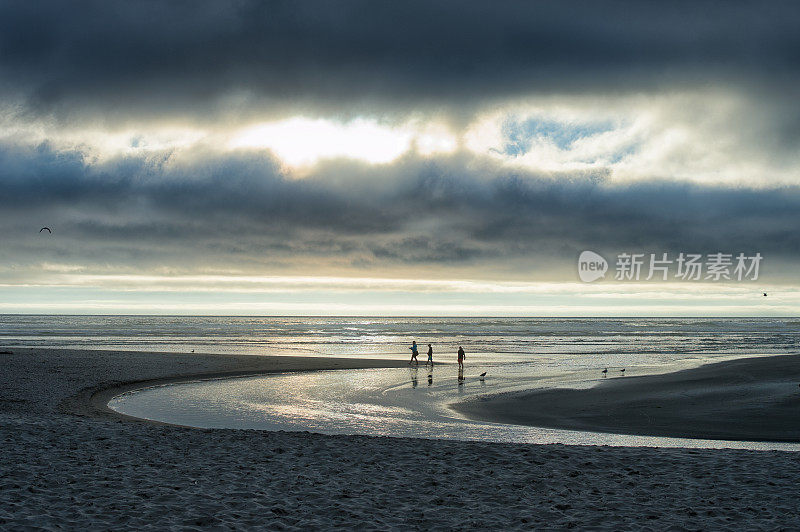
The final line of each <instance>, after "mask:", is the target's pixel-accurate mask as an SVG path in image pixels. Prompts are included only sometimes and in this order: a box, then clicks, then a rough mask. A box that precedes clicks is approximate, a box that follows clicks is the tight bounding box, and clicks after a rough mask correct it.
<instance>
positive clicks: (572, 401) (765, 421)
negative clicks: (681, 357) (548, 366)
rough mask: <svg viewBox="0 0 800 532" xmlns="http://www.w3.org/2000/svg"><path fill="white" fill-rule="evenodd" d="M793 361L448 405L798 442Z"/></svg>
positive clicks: (798, 367)
mask: <svg viewBox="0 0 800 532" xmlns="http://www.w3.org/2000/svg"><path fill="white" fill-rule="evenodd" d="M798 383H800V356H770V357H758V358H748V359H740V360H733V361H727V362H720V363H716V364H709V365H706V366H702V367H700V368H696V369H689V370H684V371H678V372H675V373H668V374H664V375H649V376H642V377H630V376H628V377H619V378H614V379H609V380H604V381H601V382H600V383H599V384H598V385H597V386H595V387H593V388H591V389H586V390H573V389H555V390H542V391H536V392H526V393H521V394H505V395H499V396H495V397H491V396H490V397H485V398H481V399H479V400H476V401H471V402H467V403H462V404H457V405H453V406H454V408H455V409H457V410H458V411H459V412H461V413H463V414H464V415H466V416H468V417H471V418H474V419H481V420H488V421H495V422H504V423H516V424H521V425H534V426H540V427H551V428H561V429H570V430H588V431H595V432H611V433H617V434H639V435H647V436H673V437H681V438H704V439H724V440H755V441H787V442H798V441H800V387H798Z"/></svg>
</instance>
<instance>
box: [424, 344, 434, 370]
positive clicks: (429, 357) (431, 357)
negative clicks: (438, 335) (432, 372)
mask: <svg viewBox="0 0 800 532" xmlns="http://www.w3.org/2000/svg"><path fill="white" fill-rule="evenodd" d="M425 364H430V365H431V366H433V347H431V344H428V361H427V362H425Z"/></svg>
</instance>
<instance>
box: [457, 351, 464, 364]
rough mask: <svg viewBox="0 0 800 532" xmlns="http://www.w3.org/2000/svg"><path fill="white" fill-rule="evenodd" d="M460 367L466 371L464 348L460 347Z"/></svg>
mask: <svg viewBox="0 0 800 532" xmlns="http://www.w3.org/2000/svg"><path fill="white" fill-rule="evenodd" d="M458 367H459V368H460V369H464V348H463V347H461V346H458Z"/></svg>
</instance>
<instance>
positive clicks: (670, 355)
mask: <svg viewBox="0 0 800 532" xmlns="http://www.w3.org/2000/svg"><path fill="white" fill-rule="evenodd" d="M411 340H416V341H417V342H418V343H420V344H427V343H432V344H433V345H434V349H435V352H436V358H437V359H439V360H450V359H454V357H455V351H456V349H457V347H458V346H459V345H462V346H463V347H464V349H465V350H466V351H467V353H468V356H469V357H470V360H472V361H480V362H484V363H513V362H525V361H527V360H530V359H532V358H535V359H537V360H539V361H544V360H551V361H552V362H555V363H558V362H559V361H562V362H563V361H566V360H578V361H579V360H590V359H594V362H596V363H606V362H605V361H608V363H611V364H614V363H620V364H641V365H648V364H660V363H662V362H664V361H667V360H668V361H671V360H674V359H675V358H686V359H705V358H708V357H716V356H724V355H737V354H747V353H750V352H759V353H795V352H797V351H798V349H800V319H798V318H736V319H728V318H724V319H723V318H719V319H716V318H680V319H678V318H675V319H663V318H658V319H655V318H654V319H641V318H620V319H594V318H522V319H521V318H347V317H344V318H343V317H334V318H331V317H213V316H211V317H208V316H188V317H187V316H41V315H0V346H3V347H24V346H30V347H68V348H82V349H124V350H147V351H190V350H192V349H194V350H195V351H197V352H206V353H245V354H273V355H317V356H325V355H335V356H342V355H354V356H359V357H386V358H405V357H407V356H408V355H409V350H408V345H409V344H410V342H411ZM421 351H424V350H421ZM423 356H424V355H423Z"/></svg>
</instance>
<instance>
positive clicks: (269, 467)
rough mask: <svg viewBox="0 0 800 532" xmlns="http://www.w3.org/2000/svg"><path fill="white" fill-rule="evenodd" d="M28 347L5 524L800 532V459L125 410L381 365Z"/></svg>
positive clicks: (14, 385) (11, 380) (5, 394)
mask: <svg viewBox="0 0 800 532" xmlns="http://www.w3.org/2000/svg"><path fill="white" fill-rule="evenodd" d="M13 351H14V353H13V354H11V355H7V354H4V355H0V356H2V358H1V359H0V364H2V368H3V370H2V372H0V445H2V448H3V452H2V453H0V528H3V529H11V530H18V529H44V530H51V529H64V528H66V529H114V530H148V529H156V530H163V529H181V530H205V529H209V528H212V529H216V530H228V529H265V528H266V529H270V530H309V529H311V530H319V529H330V528H347V529H352V528H358V529H363V530H378V529H379V530H387V529H404V530H407V529H412V530H423V529H424V530H430V529H438V530H456V529H458V530H463V529H497V530H499V529H502V530H528V529H531V528H540V529H541V528H547V529H554V528H556V529H560V528H590V529H593V530H594V529H605V530H642V529H653V530H665V529H670V528H672V529H704V530H707V529H730V528H733V527H736V528H745V529H762V528H767V529H775V528H789V529H796V528H800V500H798V498H797V497H796V492H797V489H796V482H797V478H800V454H798V453H791V452H781V451H746V450H732V449H678V448H672V449H654V448H634V447H593V446H566V445H524V444H499V443H487V442H460V441H444V440H421V439H412V438H385V437H364V436H324V435H319V434H311V433H307V432H293V433H288V432H262V431H252V430H251V431H247V430H202V429H191V428H183V427H176V426H168V425H160V424H154V423H147V422H141V421H133V420H130V419H127V418H123V417H120V416H117V415H113V414H109V412H106V411H105V410H103V409H102V408H99V407H98V404H102V400H100V401H98V397H99V394H103V393H107V392H105V391H104V390H107V389H108V388H114V389H124V388H126V387H129V386H138V385H142V384H146V383H152V382H166V380H170V379H177V378H192V377H196V376H198V375H220V374H233V373H237V372H241V373H252V372H269V371H279V370H281V369H284V370H286V369H302V368H305V369H311V368H312V367H313V368H327V367H331V364H341V365H340V366H339V367H343V366H345V365H347V366H348V367H353V366H355V367H358V366H374V365H379V364H380V361H375V360H369V361H363V364H362V362H359V361H341V362H338V361H335V360H333V359H326V358H323V359H317V360H305V361H303V360H300V359H287V358H282V357H270V358H263V359H259V358H257V357H225V356H218V355H208V356H206V355H199V354H192V355H170V354H147V353H124V352H96V351H94V352H92V351H63V350H27V351H20V350H16V349H15V350H13ZM384 363H385V364H387V365H393V364H396V363H395V362H393V361H384ZM399 364H400V365H402V364H405V362H404V361H401V362H399ZM301 366H302V367H301Z"/></svg>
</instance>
